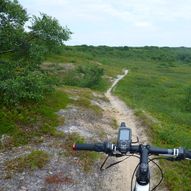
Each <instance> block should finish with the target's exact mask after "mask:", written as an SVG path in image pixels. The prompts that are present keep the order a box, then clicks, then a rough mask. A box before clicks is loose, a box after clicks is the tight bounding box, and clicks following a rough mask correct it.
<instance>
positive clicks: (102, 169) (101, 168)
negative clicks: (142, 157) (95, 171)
mask: <svg viewBox="0 0 191 191" xmlns="http://www.w3.org/2000/svg"><path fill="white" fill-rule="evenodd" d="M126 156H127V157H126V158H124V159H122V160H120V161H117V162H115V163H112V164H110V165H109V166H107V167H106V168H103V166H104V165H105V163H106V161H107V159H108V158H109V157H110V156H109V155H108V156H107V157H106V159H105V160H104V162H103V163H102V165H101V167H100V171H104V170H106V169H108V168H110V167H112V166H114V165H116V164H119V163H121V162H123V161H124V160H126V159H128V158H129V157H131V156H132V155H126Z"/></svg>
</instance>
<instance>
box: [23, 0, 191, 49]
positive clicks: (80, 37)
mask: <svg viewBox="0 0 191 191" xmlns="http://www.w3.org/2000/svg"><path fill="white" fill-rule="evenodd" d="M20 2H21V4H22V5H23V6H24V7H26V8H27V9H28V11H29V13H31V14H38V13H39V12H45V13H47V14H48V15H52V16H54V17H56V18H57V19H58V20H59V21H60V23H61V24H62V25H68V26H69V28H71V30H72V31H73V32H74V33H75V34H74V35H73V40H72V41H71V43H75V42H78V43H80V44H84V43H88V44H99V43H102V44H104V42H105V43H106V44H108V45H112V44H121V45H123V44H125V43H127V42H131V43H132V44H131V45H133V44H138V43H139V42H140V45H149V44H150V42H152V43H156V45H157V44H160V45H161V44H164V45H167V44H166V43H168V44H173V43H174V44H175V43H176V42H180V40H179V41H178V40H177V39H178V38H180V35H181V34H182V35H184V38H183V39H182V41H181V43H180V46H182V45H184V44H183V43H185V44H186V45H187V44H188V43H189V44H190V45H191V39H190V40H189V36H187V39H186V38H185V35H188V34H189V31H191V26H190V25H188V23H189V21H190V20H191V1H190V0H184V1H182V0H117V1H116V0H57V1H48V0H33V1H31V0H20ZM185 30H186V31H185ZM104 34H107V35H104ZM118 34H119V35H118ZM153 34H154V35H153ZM177 35H178V36H177ZM155 36H157V39H153V38H154V37H155ZM92 38H93V39H92ZM104 39H105V41H104ZM112 39H113V41H112ZM158 39H160V41H159V40H158ZM163 39H165V40H163ZM168 39H169V40H168ZM185 39H186V40H185ZM133 42H134V43H133Z"/></svg>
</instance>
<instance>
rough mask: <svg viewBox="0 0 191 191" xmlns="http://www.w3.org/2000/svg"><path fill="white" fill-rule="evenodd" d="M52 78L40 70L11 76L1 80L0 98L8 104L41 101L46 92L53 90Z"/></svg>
mask: <svg viewBox="0 0 191 191" xmlns="http://www.w3.org/2000/svg"><path fill="white" fill-rule="evenodd" d="M50 81H51V79H50V78H49V77H48V76H47V75H45V74H43V73H42V72H40V71H33V72H29V73H27V74H25V75H19V76H16V77H13V78H12V77H11V76H10V78H9V79H6V80H1V81H0V95H1V97H0V100H1V102H2V103H4V104H6V105H11V104H19V103H20V102H26V101H40V100H42V99H43V96H44V95H45V93H47V92H50V91H51V90H53V88H52V87H51V83H50Z"/></svg>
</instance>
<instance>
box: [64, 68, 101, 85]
mask: <svg viewBox="0 0 191 191" xmlns="http://www.w3.org/2000/svg"><path fill="white" fill-rule="evenodd" d="M103 74H104V69H103V68H100V67H97V66H96V65H87V66H79V67H78V68H77V69H74V70H70V71H67V72H65V73H64V74H63V75H64V77H63V83H64V84H65V85H71V86H79V87H87V88H94V87H96V86H97V85H98V84H99V83H101V82H102V76H103Z"/></svg>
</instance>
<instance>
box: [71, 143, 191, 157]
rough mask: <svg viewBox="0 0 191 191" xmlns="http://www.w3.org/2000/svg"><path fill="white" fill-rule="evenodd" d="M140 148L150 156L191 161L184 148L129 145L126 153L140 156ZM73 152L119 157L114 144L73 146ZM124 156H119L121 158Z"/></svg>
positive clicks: (190, 151)
mask: <svg viewBox="0 0 191 191" xmlns="http://www.w3.org/2000/svg"><path fill="white" fill-rule="evenodd" d="M141 147H145V148H146V149H147V150H148V153H149V154H152V155H165V156H174V157H177V158H178V159H179V160H182V159H191V150H186V149H184V148H174V149H165V148H157V147H152V146H150V145H142V144H140V145H131V146H130V148H129V149H128V150H127V152H126V153H130V154H141ZM73 150H86V151H95V152H103V153H106V154H109V155H111V156H115V155H117V156H119V154H120V153H119V150H118V148H117V146H116V145H115V144H111V143H108V142H104V143H95V144H74V145H73ZM123 155H124V154H121V156H123Z"/></svg>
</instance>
